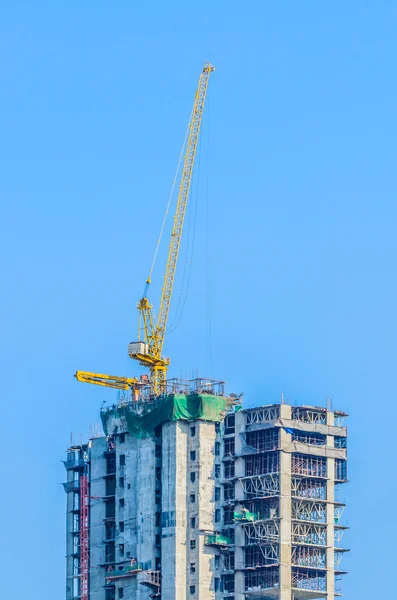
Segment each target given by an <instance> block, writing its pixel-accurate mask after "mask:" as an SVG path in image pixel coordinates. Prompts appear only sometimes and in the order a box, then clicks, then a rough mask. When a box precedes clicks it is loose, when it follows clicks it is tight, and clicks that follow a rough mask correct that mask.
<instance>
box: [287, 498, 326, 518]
mask: <svg viewBox="0 0 397 600" xmlns="http://www.w3.org/2000/svg"><path fill="white" fill-rule="evenodd" d="M292 518H293V519H294V520H297V521H312V522H315V523H325V522H326V518H327V505H326V503H325V502H316V501H315V500H300V499H299V500H297V499H293V500H292Z"/></svg>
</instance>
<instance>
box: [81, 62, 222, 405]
mask: <svg viewBox="0 0 397 600" xmlns="http://www.w3.org/2000/svg"><path fill="white" fill-rule="evenodd" d="M214 70H215V67H214V66H213V65H211V64H210V63H209V62H206V63H205V64H204V68H203V70H202V72H201V73H200V77H199V82H198V86H197V90H196V94H195V98H194V103H193V110H192V113H191V117H190V121H189V126H188V136H187V143H186V152H185V156H184V161H183V168H182V175H181V180H180V184H179V191H178V198H177V203H176V211H175V215H174V221H173V227H172V233H171V241H170V245H169V248H168V258H167V264H166V269H165V275H164V282H163V287H162V292H161V299H160V310H159V313H158V318H157V321H155V318H154V315H153V311H152V308H153V307H152V305H151V304H150V302H149V300H148V298H147V290H148V288H149V284H150V283H151V281H150V276H149V278H148V279H147V281H146V288H145V293H144V296H143V297H142V298H141V300H140V301H139V303H138V307H137V308H138V310H139V316H140V319H139V323H138V340H139V341H138V342H131V343H130V344H129V345H128V354H129V356H130V357H131V358H133V359H135V360H138V361H139V362H140V364H141V365H143V366H146V367H148V368H149V370H150V386H151V389H152V392H153V394H155V395H157V394H160V393H161V392H162V391H164V386H165V382H166V374H167V369H168V366H169V364H170V359H169V358H167V357H165V356H163V355H162V351H163V345H164V338H165V333H166V328H167V321H168V316H169V309H170V303H171V297H172V290H173V286H174V279H175V272H176V266H177V262H178V254H179V248H180V244H181V237H182V232H183V223H184V219H185V214H186V207H187V202H188V199H189V192H190V186H191V182H192V175H193V168H194V160H195V156H196V151H197V143H198V139H199V134H200V129H201V123H202V118H203V111H204V105H205V100H206V96H207V89H208V83H209V77H210V74H211V73H212V71H214ZM141 321H142V324H143V333H144V339H143V341H140V329H141V327H140V322H141ZM76 378H77V379H78V381H84V382H86V383H95V384H97V385H104V386H107V387H114V388H116V389H129V388H131V389H134V390H136V389H137V388H138V386H139V380H138V379H136V378H132V379H128V378H123V377H116V376H110V375H101V374H96V373H89V372H85V371H84V372H83V371H77V373H76ZM123 386H125V387H123Z"/></svg>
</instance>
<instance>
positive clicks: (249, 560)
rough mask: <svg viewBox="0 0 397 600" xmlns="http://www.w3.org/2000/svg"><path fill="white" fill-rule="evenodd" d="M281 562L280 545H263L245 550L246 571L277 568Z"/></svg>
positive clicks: (248, 547)
mask: <svg viewBox="0 0 397 600" xmlns="http://www.w3.org/2000/svg"><path fill="white" fill-rule="evenodd" d="M279 562H280V548H279V544H278V543H276V544H272V543H269V544H261V545H257V546H247V547H246V548H244V566H245V569H255V568H258V567H270V566H274V567H275V566H277V565H278V564H279Z"/></svg>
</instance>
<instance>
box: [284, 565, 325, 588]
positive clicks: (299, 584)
mask: <svg viewBox="0 0 397 600" xmlns="http://www.w3.org/2000/svg"><path fill="white" fill-rule="evenodd" d="M292 588H293V589H298V590H309V591H313V592H326V591H327V575H326V573H325V572H324V571H315V570H313V571H304V570H302V569H294V568H293V570H292Z"/></svg>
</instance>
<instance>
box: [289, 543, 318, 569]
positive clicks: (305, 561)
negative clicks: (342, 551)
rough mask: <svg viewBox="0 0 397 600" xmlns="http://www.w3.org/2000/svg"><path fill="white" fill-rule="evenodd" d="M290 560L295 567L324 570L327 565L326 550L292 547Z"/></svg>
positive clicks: (314, 547) (313, 547)
mask: <svg viewBox="0 0 397 600" xmlns="http://www.w3.org/2000/svg"><path fill="white" fill-rule="evenodd" d="M291 559H292V564H293V565H294V566H296V567H314V568H317V569H325V568H326V565H327V554H326V549H325V548H317V547H316V546H312V547H310V546H293V547H292V553H291Z"/></svg>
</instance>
